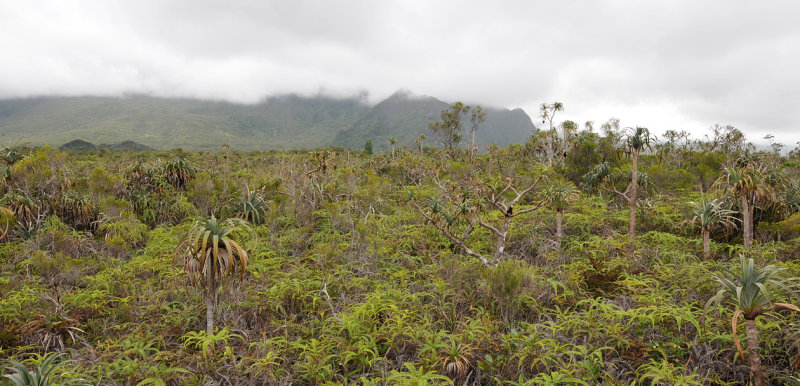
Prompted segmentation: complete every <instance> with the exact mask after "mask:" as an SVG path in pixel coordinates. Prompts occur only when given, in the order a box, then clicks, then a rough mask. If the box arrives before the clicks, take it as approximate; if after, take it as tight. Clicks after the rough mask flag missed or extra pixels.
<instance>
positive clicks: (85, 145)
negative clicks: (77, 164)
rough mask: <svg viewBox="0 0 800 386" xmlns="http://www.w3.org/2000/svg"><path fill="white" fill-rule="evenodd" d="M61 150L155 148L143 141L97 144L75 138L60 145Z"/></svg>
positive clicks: (142, 149)
mask: <svg viewBox="0 0 800 386" xmlns="http://www.w3.org/2000/svg"><path fill="white" fill-rule="evenodd" d="M58 148H59V149H60V150H63V151H79V152H85V151H98V150H100V149H111V150H114V151H149V150H153V148H151V147H150V146H147V145H142V144H141V143H136V142H134V141H122V142H120V143H115V144H113V145H106V144H103V145H99V146H98V145H95V144H93V143H91V142H88V141H84V140H82V139H75V140H72V141H69V142H67V143H65V144H63V145H61V146H59V147H58Z"/></svg>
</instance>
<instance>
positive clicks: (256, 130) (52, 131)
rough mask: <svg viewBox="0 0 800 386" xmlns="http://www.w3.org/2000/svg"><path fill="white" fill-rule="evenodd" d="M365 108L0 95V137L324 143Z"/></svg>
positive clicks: (318, 100)
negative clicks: (3, 98)
mask: <svg viewBox="0 0 800 386" xmlns="http://www.w3.org/2000/svg"><path fill="white" fill-rule="evenodd" d="M368 109H369V107H368V106H367V105H365V104H363V103H361V102H360V101H358V100H356V99H334V98H329V97H313V98H303V97H298V96H293V95H289V96H281V97H274V98H269V99H266V100H265V101H263V102H262V103H259V104H256V105H242V104H232V103H227V102H212V101H202V100H192V99H172V98H153V97H145V96H131V97H123V98H112V97H45V98H30V99H15V100H4V101H0V142H3V143H7V142H14V141H17V140H19V139H20V138H22V140H23V141H24V142H29V143H31V144H36V145H40V144H50V145H54V146H58V145H61V144H64V143H67V142H70V141H72V140H74V139H83V140H86V141H89V142H92V143H119V142H123V141H126V140H133V141H136V142H138V143H141V144H144V145H147V146H150V147H152V148H157V149H168V148H173V147H183V148H186V149H194V150H203V149H217V148H219V146H220V145H221V144H228V143H230V144H231V145H233V146H234V147H235V148H236V149H241V150H257V149H290V148H306V147H320V146H327V145H328V144H330V143H331V140H332V139H333V137H334V136H335V135H336V134H337V133H338V132H339V131H341V130H344V129H346V128H348V127H349V126H351V125H352V124H353V123H354V122H355V121H356V120H357V119H358V118H360V117H361V116H362V115H363V114H364V113H366V111H367V110H368Z"/></svg>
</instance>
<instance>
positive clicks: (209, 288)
mask: <svg viewBox="0 0 800 386" xmlns="http://www.w3.org/2000/svg"><path fill="white" fill-rule="evenodd" d="M209 255H210V254H209ZM213 267H214V263H213V259H212V258H211V256H208V255H207V256H206V266H205V269H204V271H205V272H204V273H205V275H206V277H205V279H206V294H205V298H206V334H207V335H208V336H211V335H212V334H214V308H215V307H216V306H217V304H216V296H215V295H216V294H215V292H216V286H215V285H214V279H215V277H214V268H213Z"/></svg>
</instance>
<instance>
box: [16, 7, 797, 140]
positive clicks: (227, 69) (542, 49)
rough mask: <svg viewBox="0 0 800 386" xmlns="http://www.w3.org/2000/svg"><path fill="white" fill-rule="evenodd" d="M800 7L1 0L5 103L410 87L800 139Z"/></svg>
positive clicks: (250, 99)
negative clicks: (10, 100)
mask: <svg viewBox="0 0 800 386" xmlns="http://www.w3.org/2000/svg"><path fill="white" fill-rule="evenodd" d="M797 14H800V5H798V3H795V2H791V1H776V2H770V3H768V4H764V3H757V2H747V1H722V0H717V1H704V2H699V3H698V2H693V1H670V2H642V1H632V0H631V1H612V0H609V1H592V2H569V3H567V4H563V2H549V3H547V2H522V1H502V2H485V1H484V2H479V1H459V2H424V1H420V2H416V1H411V2H409V1H399V0H398V1H380V2H376V1H344V2H339V1H337V2H330V1H322V0H319V1H294V2H283V1H236V2H197V1H155V0H154V1H141V2H124V3H118V2H107V1H99V0H98V1H70V2H63V1H50V2H47V1H45V2H36V4H34V3H31V2H6V3H4V4H3V5H1V6H0V48H2V49H3V52H4V57H5V59H4V60H3V61H0V98H14V97H25V96H35V95H87V94H88V95H121V94H124V93H146V94H151V95H158V96H181V97H195V98H208V99H222V100H229V101H233V102H241V103H254V102H257V101H259V100H261V99H262V98H263V97H265V96H268V95H274V94H281V93H291V92H294V93H301V94H313V93H318V92H319V91H320V90H326V92H329V93H332V94H339V95H344V94H356V93H360V92H363V91H368V92H369V95H370V96H371V98H372V101H373V102H375V101H377V100H379V99H381V98H383V97H386V96H388V95H390V94H391V93H393V92H394V91H396V90H398V89H401V88H405V89H409V90H412V91H413V92H415V93H417V94H427V95H432V96H436V97H439V98H442V99H445V100H449V101H455V100H466V101H473V102H480V103H483V104H486V105H493V106H504V107H512V108H513V107H522V108H524V109H525V110H526V111H527V112H528V114H529V115H531V116H532V117H534V120H535V115H536V113H537V106H538V104H539V103H541V102H545V101H547V102H550V101H555V100H558V101H561V102H563V103H564V104H565V107H566V110H565V112H564V114H563V116H562V117H563V118H564V119H573V120H575V121H579V122H582V121H585V120H594V121H597V122H601V121H603V120H605V119H607V118H609V117H612V116H613V117H617V118H620V119H621V120H622V121H623V124H626V123H627V124H629V125H643V126H648V127H651V129H653V130H654V131H655V132H658V133H661V132H663V131H664V130H667V129H679V130H680V129H685V130H690V131H692V132H698V131H702V130H704V129H705V128H707V127H709V126H711V125H712V124H714V123H717V122H719V123H723V124H728V123H730V124H733V125H735V126H737V127H739V128H741V129H742V130H743V131H745V132H746V133H747V134H748V137H749V138H750V139H753V140H755V139H759V138H760V137H762V136H763V135H765V134H766V133H772V134H774V135H775V136H776V138H777V139H778V140H779V141H781V142H784V143H787V144H794V142H796V141H797V140H800V138H797V134H796V132H797V128H798V126H800V113H798V109H797V106H798V105H800V97H799V96H798V92H797V90H798V89H800V73H798V72H797V71H796V69H797V68H800V53H798V51H797V49H796V47H799V46H800V27H799V26H798V25H797V23H795V20H794V18H795V16H796V15H797Z"/></svg>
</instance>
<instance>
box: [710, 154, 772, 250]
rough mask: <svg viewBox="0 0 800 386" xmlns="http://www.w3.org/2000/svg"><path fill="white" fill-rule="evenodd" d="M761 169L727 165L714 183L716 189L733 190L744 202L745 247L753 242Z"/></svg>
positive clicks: (743, 235) (748, 246)
mask: <svg viewBox="0 0 800 386" xmlns="http://www.w3.org/2000/svg"><path fill="white" fill-rule="evenodd" d="M758 171H759V169H758V168H756V167H750V166H747V167H735V166H731V167H727V166H725V167H724V168H723V173H722V175H721V176H720V177H719V179H717V181H716V182H715V183H714V187H715V188H716V189H723V190H725V191H728V192H731V193H732V194H733V196H734V197H735V198H738V199H740V200H741V203H742V238H743V244H744V247H745V249H748V248H750V246H751V245H752V244H753V209H754V206H755V200H756V197H757V195H758V194H759V193H760V192H761V186H760V184H759V173H758Z"/></svg>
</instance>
